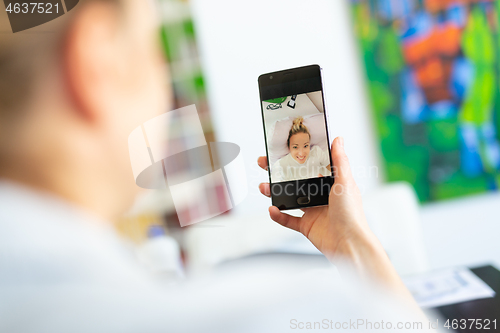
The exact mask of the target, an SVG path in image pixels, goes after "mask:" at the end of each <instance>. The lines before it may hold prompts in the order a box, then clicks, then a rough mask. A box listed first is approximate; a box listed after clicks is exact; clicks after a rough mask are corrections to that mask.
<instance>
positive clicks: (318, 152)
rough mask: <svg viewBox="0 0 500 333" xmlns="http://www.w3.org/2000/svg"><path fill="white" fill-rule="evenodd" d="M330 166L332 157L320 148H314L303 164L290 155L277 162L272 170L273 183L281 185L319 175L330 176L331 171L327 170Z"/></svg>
mask: <svg viewBox="0 0 500 333" xmlns="http://www.w3.org/2000/svg"><path fill="white" fill-rule="evenodd" d="M329 164H330V156H328V152H324V151H323V149H321V148H320V147H319V146H314V147H312V149H311V151H310V152H309V155H308V156H307V159H306V161H305V162H304V163H303V164H300V163H299V162H298V161H297V160H296V159H294V158H293V156H292V154H288V155H286V156H284V157H282V158H280V159H279V160H278V161H276V163H274V165H273V167H272V169H271V181H272V182H273V183H279V182H286V181H292V180H298V179H308V178H316V177H318V175H319V174H321V175H323V176H330V175H331V171H330V170H328V169H327V168H326V167H327V166H328V165H329Z"/></svg>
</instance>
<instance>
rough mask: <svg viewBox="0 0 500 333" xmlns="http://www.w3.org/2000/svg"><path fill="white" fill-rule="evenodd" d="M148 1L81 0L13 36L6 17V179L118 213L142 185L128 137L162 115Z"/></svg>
mask: <svg viewBox="0 0 500 333" xmlns="http://www.w3.org/2000/svg"><path fill="white" fill-rule="evenodd" d="M151 6H152V2H148V1H142V0H81V1H80V3H78V4H77V5H76V7H75V8H73V9H72V10H71V11H69V12H67V13H66V14H64V15H62V16H60V17H58V18H56V19H54V20H52V21H50V22H47V23H44V24H42V25H39V26H37V27H34V28H31V29H27V30H24V31H20V32H16V33H13V32H12V30H11V28H10V25H9V21H8V16H7V12H6V11H5V10H3V11H1V13H0V178H6V179H10V180H13V181H17V182H21V183H25V184H27V185H29V186H32V187H37V188H41V189H43V190H47V191H50V192H55V193H56V194H58V195H60V196H63V197H66V198H67V199H69V200H71V201H75V202H76V203H77V204H80V205H83V206H85V207H86V208H89V209H90V210H94V211H96V212H97V213H98V214H101V215H105V216H106V217H112V216H115V215H116V214H118V213H119V212H121V211H123V210H124V209H126V206H127V205H128V204H130V202H131V200H132V199H133V197H134V196H135V191H136V186H135V182H134V179H133V176H132V172H131V169H130V162H129V157H128V147H127V137H128V134H129V133H130V132H131V131H132V129H134V128H135V127H137V126H139V125H141V123H142V122H144V121H145V120H147V119H150V118H151V117H153V116H155V115H157V114H159V113H160V112H165V111H166V105H167V96H168V94H167V92H168V90H167V85H166V83H167V81H168V80H167V75H166V74H167V71H166V66H165V63H164V60H163V57H162V55H161V52H160V48H159V45H158V44H157V42H158V41H159V38H158V36H157V20H156V18H155V17H154V12H153V10H152V8H150V7H151Z"/></svg>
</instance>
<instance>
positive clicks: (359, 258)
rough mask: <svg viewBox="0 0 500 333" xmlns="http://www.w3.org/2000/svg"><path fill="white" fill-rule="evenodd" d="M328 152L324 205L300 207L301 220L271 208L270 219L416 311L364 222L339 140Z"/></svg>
mask: <svg viewBox="0 0 500 333" xmlns="http://www.w3.org/2000/svg"><path fill="white" fill-rule="evenodd" d="M331 152H332V161H333V165H334V171H335V185H333V188H332V190H331V192H330V194H329V204H328V206H322V207H310V208H304V209H302V210H303V211H304V215H303V216H302V217H296V216H290V215H288V214H286V213H283V212H281V211H280V210H279V209H278V208H277V207H275V206H272V207H270V208H269V214H270V216H271V219H273V220H274V221H275V222H277V223H279V224H281V225H282V226H284V227H287V228H290V229H292V230H295V231H298V232H300V233H302V234H303V235H304V236H306V237H307V238H308V239H309V240H310V241H311V243H312V244H313V245H314V246H316V248H317V249H318V250H319V251H321V252H322V253H323V254H324V255H325V256H326V257H327V258H328V259H329V260H330V261H331V262H333V263H335V264H337V263H341V264H343V265H341V266H339V268H342V267H344V266H345V265H346V264H347V265H348V266H350V268H351V269H354V272H356V273H358V274H359V278H361V279H367V280H369V281H370V282H372V280H375V281H377V282H379V283H382V284H383V285H384V286H385V287H386V289H387V290H389V291H392V292H393V293H394V294H397V295H398V296H399V297H402V298H404V299H405V300H406V301H407V302H408V303H409V304H410V305H411V306H413V307H414V308H415V311H419V309H418V306H417V305H416V303H415V302H414V300H413V298H412V296H411V294H410V292H409V291H408V289H407V288H406V287H405V285H404V284H403V282H402V281H401V279H400V278H399V275H398V273H397V272H396V270H395V269H394V267H393V266H392V263H391V261H390V260H389V258H388V256H387V254H386V252H385V251H384V248H383V247H382V245H381V244H380V242H379V240H378V239H377V237H376V236H375V235H374V234H373V232H372V231H371V229H370V227H369V226H368V223H367V222H366V218H365V214H364V211H363V203H362V200H361V193H360V191H359V189H358V187H357V185H356V182H355V181H354V178H353V176H352V173H351V168H350V166H349V160H348V158H347V155H346V154H345V151H344V140H343V139H342V138H340V137H339V138H336V139H335V140H334V141H333V144H332V146H331ZM258 164H259V166H260V167H261V168H263V169H264V170H267V167H268V164H267V157H266V156H261V157H259V159H258ZM259 189H260V192H261V193H262V194H264V195H265V196H267V197H270V196H271V193H270V184H269V183H262V184H260V186H259Z"/></svg>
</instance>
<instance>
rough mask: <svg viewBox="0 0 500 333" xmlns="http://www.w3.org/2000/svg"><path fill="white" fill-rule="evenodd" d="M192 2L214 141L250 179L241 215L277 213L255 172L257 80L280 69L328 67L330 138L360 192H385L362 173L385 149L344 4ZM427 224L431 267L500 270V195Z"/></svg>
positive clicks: (436, 211)
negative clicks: (237, 152) (236, 158)
mask: <svg viewBox="0 0 500 333" xmlns="http://www.w3.org/2000/svg"><path fill="white" fill-rule="evenodd" d="M192 2H193V11H194V13H193V14H194V16H195V20H196V28H197V33H198V36H199V41H200V48H201V50H200V51H201V55H202V64H203V66H204V70H205V74H206V78H207V86H208V93H209V101H210V104H211V105H210V107H211V111H212V113H213V115H214V122H215V127H216V133H217V139H218V141H231V142H234V143H237V144H238V145H239V146H240V147H241V149H242V154H243V155H244V158H245V162H246V167H247V173H248V175H249V177H250V179H249V182H250V184H249V185H250V193H249V196H248V198H247V199H246V200H245V202H244V203H243V204H241V205H240V206H238V207H237V209H236V210H235V212H234V213H235V214H237V215H238V214H245V215H248V214H255V215H262V214H263V212H265V210H266V209H267V207H268V206H269V205H270V200H269V199H267V198H264V197H262V196H261V195H260V194H259V193H258V190H257V184H258V183H259V182H262V181H268V178H267V173H265V172H261V171H259V170H258V169H257V167H256V163H255V161H256V159H257V156H259V155H263V154H265V148H264V135H263V128H262V120H261V112H260V105H259V94H258V87H257V77H258V76H259V75H260V74H262V73H266V72H271V71H275V70H280V69H286V68H291V67H296V66H303V65H309V64H316V63H317V64H320V65H321V66H322V67H323V69H324V77H325V94H326V102H327V106H328V110H327V111H328V113H329V120H330V132H331V137H332V139H333V138H334V137H335V136H338V135H341V136H344V137H345V140H346V150H347V153H348V155H349V157H350V160H351V165H352V166H353V168H354V169H355V173H358V174H357V177H356V178H357V182H358V184H359V185H360V187H361V188H362V189H364V190H369V189H371V188H373V187H375V186H377V185H378V184H380V181H381V180H380V179H377V178H375V177H369V178H367V177H363V176H362V174H361V173H360V172H359V171H360V169H359V168H361V167H367V166H373V165H379V156H378V153H379V149H378V143H377V141H376V139H375V136H374V135H373V127H372V126H371V122H370V117H371V116H370V112H369V109H368V104H367V99H366V95H365V91H364V85H363V81H362V80H363V72H362V69H361V68H362V66H361V65H360V60H359V54H358V53H357V45H356V42H355V39H354V37H353V32H352V25H351V23H350V13H349V8H348V2H347V1H346V0H314V1H304V0H302V1H299V0H286V1H285V0H282V1H279V0H252V1H234V0H210V1H207V0H192ZM241 101H244V103H241ZM242 104H243V105H242ZM236 106H237V107H236ZM356 170H357V171H358V172H356ZM381 174H383V172H382V170H381ZM421 217H422V225H423V229H424V238H425V242H426V245H427V250H428V255H429V261H430V263H431V266H432V267H442V266H448V265H457V264H474V263H482V262H488V261H493V262H495V263H496V264H497V265H498V266H500V241H499V237H500V195H498V194H489V195H481V196H477V197H473V198H465V199H460V200H455V201H449V202H445V203H438V204H432V205H428V206H425V207H424V208H423V209H422V214H421ZM395 236H396V237H397V235H395Z"/></svg>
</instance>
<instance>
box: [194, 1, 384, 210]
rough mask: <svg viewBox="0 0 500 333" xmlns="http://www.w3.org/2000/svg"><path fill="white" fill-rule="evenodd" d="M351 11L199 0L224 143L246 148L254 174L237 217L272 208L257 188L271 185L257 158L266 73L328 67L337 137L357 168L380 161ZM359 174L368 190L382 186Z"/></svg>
mask: <svg viewBox="0 0 500 333" xmlns="http://www.w3.org/2000/svg"><path fill="white" fill-rule="evenodd" d="M348 9H349V8H348V7H347V2H344V1H338V0H335V1H331V0H317V1H303V0H302V1H299V0H287V1H278V0H252V1H231V0H211V1H206V0H205V1H204V0H194V1H193V14H194V16H195V22H196V29H197V34H198V37H199V41H200V51H201V56H202V65H203V67H204V71H205V75H206V79H207V86H208V93H209V101H210V107H211V112H212V114H213V115H214V123H215V127H216V134H217V140H218V141H231V142H234V143H237V144H238V145H239V146H240V147H241V149H242V154H243V156H244V158H245V162H246V166H247V173H248V175H249V177H250V179H249V182H250V184H249V185H250V186H249V187H250V193H249V196H248V198H247V199H246V201H245V202H244V203H243V204H241V205H240V206H238V207H237V209H236V214H239V213H241V214H243V213H249V212H255V210H261V209H267V207H268V206H269V205H270V200H269V199H267V198H263V197H261V195H260V194H259V193H258V190H257V185H258V184H259V182H263V181H268V177H267V174H266V173H265V172H263V171H262V172H261V171H260V170H258V169H257V167H256V160H257V157H258V156H259V155H265V146H264V134H263V127H262V118H261V110H260V104H259V93H258V86H257V77H258V76H259V75H260V74H263V73H267V72H272V71H276V70H280V69H286V68H292V67H298V66H304V65H310V64H319V65H321V66H322V67H323V69H324V79H325V95H326V96H325V98H326V102H327V107H328V109H327V111H328V114H329V121H330V132H331V133H330V136H331V140H333V138H335V137H336V136H339V135H341V136H344V138H345V141H346V150H347V152H348V154H349V156H350V159H351V163H352V165H353V166H357V167H359V168H360V167H361V166H373V165H377V164H378V163H377V156H376V152H377V149H376V143H375V142H374V140H373V135H372V127H371V125H370V122H369V118H368V114H369V113H368V109H367V104H366V99H365V98H364V86H363V83H362V73H361V71H360V66H359V57H358V54H357V52H356V44H355V41H354V39H353V36H352V32H351V30H350V29H347V27H348V26H349V25H350V23H349V21H348V20H349V13H348ZM241 101H244V103H241ZM242 104H243V105H242ZM236 106H237V107H236ZM357 173H358V174H359V175H358V177H357V178H358V183H359V185H360V186H361V187H362V188H371V187H373V186H375V185H376V184H378V180H377V179H376V178H375V177H373V178H367V177H362V174H363V173H362V172H361V170H359V172H357Z"/></svg>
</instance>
